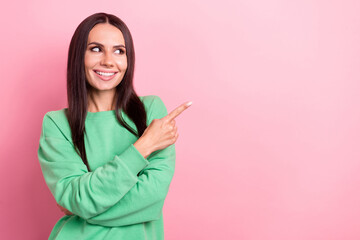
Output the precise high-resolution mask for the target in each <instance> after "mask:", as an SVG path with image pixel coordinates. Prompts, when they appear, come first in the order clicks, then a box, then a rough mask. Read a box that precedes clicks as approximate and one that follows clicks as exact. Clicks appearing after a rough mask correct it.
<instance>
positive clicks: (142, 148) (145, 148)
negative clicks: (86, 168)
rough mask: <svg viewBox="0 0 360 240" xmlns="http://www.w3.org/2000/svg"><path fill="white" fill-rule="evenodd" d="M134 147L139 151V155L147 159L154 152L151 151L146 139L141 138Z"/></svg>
mask: <svg viewBox="0 0 360 240" xmlns="http://www.w3.org/2000/svg"><path fill="white" fill-rule="evenodd" d="M134 147H135V148H136V149H137V150H138V151H139V153H140V154H141V155H142V156H143V157H144V158H147V157H148V156H149V155H150V154H151V153H152V152H153V151H152V150H151V147H150V145H149V144H148V143H147V142H146V139H144V138H142V137H140V138H139V139H138V140H137V141H136V142H135V143H134Z"/></svg>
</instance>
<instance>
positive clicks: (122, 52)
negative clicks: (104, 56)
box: [115, 48, 125, 54]
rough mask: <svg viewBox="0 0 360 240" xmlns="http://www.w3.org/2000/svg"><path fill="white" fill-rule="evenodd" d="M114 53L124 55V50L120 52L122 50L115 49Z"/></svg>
mask: <svg viewBox="0 0 360 240" xmlns="http://www.w3.org/2000/svg"><path fill="white" fill-rule="evenodd" d="M115 52H117V53H119V54H124V53H125V51H124V50H122V49H120V48H119V49H116V51H115Z"/></svg>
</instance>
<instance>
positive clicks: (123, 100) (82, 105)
mask: <svg viewBox="0 0 360 240" xmlns="http://www.w3.org/2000/svg"><path fill="white" fill-rule="evenodd" d="M99 23H108V24H111V25H113V26H115V27H116V28H118V29H119V30H120V31H121V32H122V34H123V36H124V40H125V46H126V57H127V70H126V72H125V75H124V77H123V79H122V80H121V82H120V83H119V85H118V86H116V93H115V99H114V100H115V101H116V104H115V112H116V118H117V121H118V122H119V123H120V124H121V125H122V126H123V127H125V128H126V129H127V130H128V131H130V132H131V133H132V134H134V135H135V136H136V137H138V138H139V137H140V136H141V135H142V134H143V133H144V131H145V129H146V128H147V125H146V117H147V116H146V111H145V107H144V104H143V103H142V101H141V100H140V98H139V97H138V95H137V94H136V92H135V90H134V86H133V77H134V69H135V49H134V43H133V40H132V36H131V34H130V31H129V29H128V27H127V26H126V24H125V23H124V22H123V21H122V20H121V19H119V18H118V17H116V16H114V15H111V14H107V13H103V12H100V13H95V14H93V15H91V16H89V17H87V18H86V19H84V20H83V21H82V22H81V23H80V25H79V26H78V27H77V28H76V30H75V33H74V35H73V36H72V39H71V42H70V46H69V53H68V62H67V99H68V109H67V110H66V116H67V119H68V122H69V125H70V129H71V138H72V141H73V143H74V148H75V150H76V152H77V153H78V154H79V155H80V157H81V159H82V161H83V162H84V164H85V165H86V167H87V169H88V171H89V172H90V171H91V170H90V167H89V164H88V160H87V157H86V151H85V142H84V134H85V133H86V130H85V119H86V115H87V112H88V91H90V84H89V83H88V82H87V81H86V75H85V62H84V59H85V51H86V48H87V41H88V36H89V32H90V31H91V29H92V28H93V27H94V26H95V25H96V24H99ZM121 110H122V111H123V112H124V113H125V114H126V115H127V116H128V118H129V119H130V120H132V121H133V122H134V124H135V126H136V130H135V129H133V128H131V127H130V126H129V125H128V124H127V123H126V122H125V120H124V119H123V117H122V115H121V114H120V113H119V111H121Z"/></svg>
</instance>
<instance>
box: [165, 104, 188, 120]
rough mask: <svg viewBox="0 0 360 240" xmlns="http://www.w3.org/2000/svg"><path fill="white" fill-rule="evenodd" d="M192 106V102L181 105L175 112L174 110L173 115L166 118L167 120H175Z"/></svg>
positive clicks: (170, 114)
mask: <svg viewBox="0 0 360 240" xmlns="http://www.w3.org/2000/svg"><path fill="white" fill-rule="evenodd" d="M191 104H192V102H186V103H183V104H181V105H180V106H179V107H177V108H175V110H173V111H172V112H171V113H169V114H168V115H167V116H166V119H167V120H168V121H171V120H174V119H175V118H176V117H177V116H179V115H180V114H181V113H182V112H183V111H184V110H185V109H187V108H188V107H190V106H191Z"/></svg>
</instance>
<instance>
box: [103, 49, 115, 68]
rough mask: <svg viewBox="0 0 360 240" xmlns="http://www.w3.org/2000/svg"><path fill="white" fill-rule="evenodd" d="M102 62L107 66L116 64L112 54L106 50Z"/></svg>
mask: <svg viewBox="0 0 360 240" xmlns="http://www.w3.org/2000/svg"><path fill="white" fill-rule="evenodd" d="M100 64H101V65H102V66H106V67H113V66H114V61H113V59H112V54H111V53H107V52H105V53H104V55H103V58H102V59H101V63H100Z"/></svg>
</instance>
